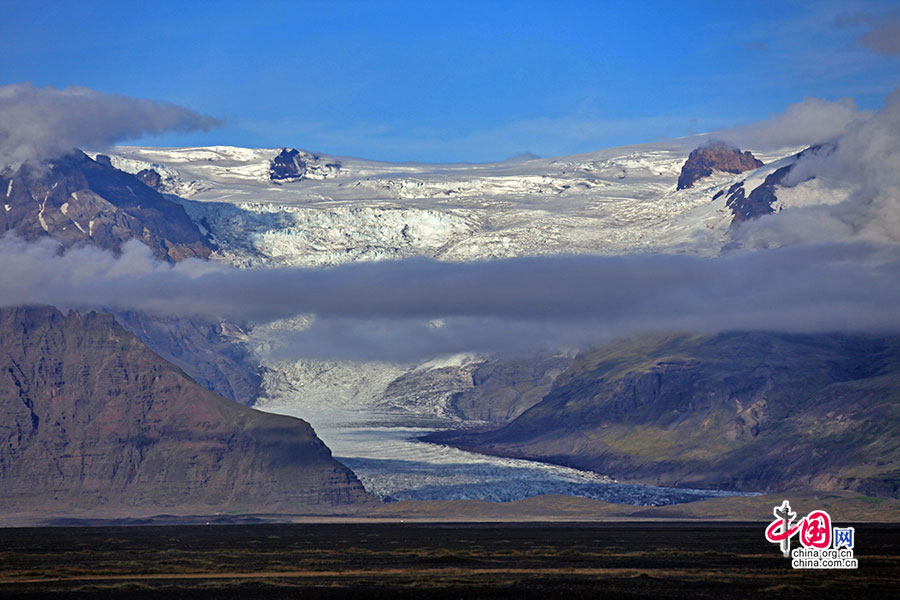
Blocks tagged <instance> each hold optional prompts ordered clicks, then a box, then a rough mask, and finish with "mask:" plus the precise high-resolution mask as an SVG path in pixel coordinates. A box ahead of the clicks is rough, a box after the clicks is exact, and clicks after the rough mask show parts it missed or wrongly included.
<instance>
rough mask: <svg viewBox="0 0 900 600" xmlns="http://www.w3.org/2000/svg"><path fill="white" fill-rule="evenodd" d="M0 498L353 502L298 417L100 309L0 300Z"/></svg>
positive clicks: (359, 495)
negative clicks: (209, 376) (181, 360)
mask: <svg viewBox="0 0 900 600" xmlns="http://www.w3.org/2000/svg"><path fill="white" fill-rule="evenodd" d="M0 364H2V372H0V415H2V418H0V510H4V511H7V512H16V511H20V512H45V513H50V512H53V511H59V512H63V513H65V514H71V513H72V512H73V511H93V512H94V514H97V515H102V514H116V513H124V514H131V515H134V514H148V513H153V512H154V511H155V512H160V511H165V512H192V513H194V514H197V513H200V514H203V513H211V512H218V511H222V510H238V511H252V512H273V511H279V512H294V513H297V512H308V511H310V510H315V511H322V510H326V511H327V510H332V509H333V507H336V506H342V505H350V504H356V503H365V502H368V501H370V497H369V496H368V495H367V494H366V493H365V492H364V490H363V488H362V486H361V484H360V483H359V481H358V480H357V479H356V477H355V476H354V475H353V473H352V472H351V471H349V470H348V469H347V468H346V467H344V466H343V465H341V464H340V463H338V462H337V461H335V460H334V459H333V458H332V457H331V452H330V451H329V449H328V448H327V447H326V446H325V445H324V444H323V443H322V442H321V441H320V440H319V439H318V438H317V437H316V435H315V433H314V432H313V430H312V428H311V427H310V426H309V425H308V424H307V423H306V422H304V421H301V420H299V419H295V418H291V417H284V416H278V415H272V414H268V413H263V412H259V411H256V410H253V409H250V408H247V407H244V406H241V405H239V404H236V403H234V402H231V401H229V400H226V399H224V398H222V397H220V396H217V395H216V394H214V393H212V392H209V391H207V390H206V389H204V388H202V387H200V386H199V385H197V384H195V383H194V382H193V381H191V380H190V379H188V378H187V377H186V376H185V375H184V373H183V372H181V371H180V370H179V369H178V368H176V367H175V366H173V365H172V364H170V363H168V362H166V361H164V360H163V359H161V358H160V357H158V356H157V355H155V354H153V353H152V352H150V351H149V350H148V349H147V348H146V347H145V346H144V345H143V344H142V343H141V342H140V341H139V340H138V339H137V338H136V337H135V336H134V335H132V334H131V333H128V332H127V331H125V330H124V329H123V328H122V327H120V326H119V325H118V324H117V323H116V321H115V320H114V318H113V317H112V316H110V315H104V314H97V313H89V314H86V315H83V316H82V315H79V314H78V313H75V312H72V313H69V314H68V315H63V314H62V313H61V312H59V311H58V310H56V309H53V308H49V307H25V308H22V307H20V308H9V309H2V310H0Z"/></svg>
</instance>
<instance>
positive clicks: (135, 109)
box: [0, 83, 221, 169]
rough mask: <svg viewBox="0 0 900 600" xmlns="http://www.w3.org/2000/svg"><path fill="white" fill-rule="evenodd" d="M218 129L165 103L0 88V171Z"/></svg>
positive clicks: (74, 90) (78, 90)
mask: <svg viewBox="0 0 900 600" xmlns="http://www.w3.org/2000/svg"><path fill="white" fill-rule="evenodd" d="M219 125H221V121H219V120H218V119H215V118H213V117H210V116H208V115H201V114H198V113H196V112H194V111H192V110H189V109H187V108H184V107H181V106H178V105H175V104H170V103H168V102H156V101H153V100H143V99H139V98H129V97H127V96H119V95H113V94H104V93H102V92H97V91H95V90H91V89H88V88H84V87H67V88H63V89H61V90H59V89H56V88H53V87H44V88H39V87H35V86H34V85H32V84H30V83H20V84H14V85H5V86H0V169H2V168H3V167H7V166H11V167H13V168H16V167H18V166H19V165H20V164H22V163H23V162H25V161H28V160H46V159H52V158H56V157H59V156H61V155H63V154H66V153H68V152H71V151H72V150H73V149H74V148H77V147H91V148H103V147H106V146H108V145H111V144H113V143H115V142H117V141H120V140H124V139H133V138H137V137H141V136H143V135H159V134H162V133H166V132H170V131H175V132H187V131H194V130H204V131H205V130H208V129H210V128H212V127H217V126H219Z"/></svg>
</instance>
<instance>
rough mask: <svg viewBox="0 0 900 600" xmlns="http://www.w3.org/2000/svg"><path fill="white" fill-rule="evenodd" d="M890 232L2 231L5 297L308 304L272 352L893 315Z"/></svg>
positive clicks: (511, 347) (202, 312) (222, 307)
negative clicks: (828, 241) (409, 250)
mask: <svg viewBox="0 0 900 600" xmlns="http://www.w3.org/2000/svg"><path fill="white" fill-rule="evenodd" d="M898 273H900V247H898V246H894V245H861V244H833V245H804V246H793V247H789V248H781V249H774V250H770V251H766V252H753V253H740V254H735V255H732V256H726V257H722V258H717V259H707V258H698V257H690V256H672V255H631V256H619V257H597V256H564V257H552V258H550V257H548V258H517V259H508V260H499V261H489V262H477V263H445V262H439V261H434V260H426V259H416V260H406V261H399V262H381V263H365V264H352V265H346V266H341V267H334V268H330V269H301V268H273V269H254V270H241V269H236V268H231V267H227V266H224V265H220V264H211V263H204V262H201V261H194V260H188V261H183V262H181V263H179V264H178V265H175V266H170V265H167V264H161V263H158V262H156V261H155V260H154V259H153V257H152V256H151V255H150V253H149V251H148V250H147V249H146V248H145V247H144V246H142V245H141V244H139V243H138V242H130V243H129V244H127V245H126V247H125V250H124V253H123V254H122V256H121V257H119V258H115V257H113V256H112V255H111V254H109V253H107V252H104V251H101V250H98V249H96V248H90V247H83V248H76V249H73V250H69V251H68V252H66V253H65V254H64V255H62V256H59V255H57V253H56V247H55V245H54V244H53V243H52V242H49V241H45V242H42V243H39V244H27V243H24V242H22V241H21V240H19V239H17V238H13V237H10V236H7V237H5V238H3V239H2V240H0V280H2V281H4V282H5V285H4V286H3V287H2V288H0V305H2V306H9V305H17V304H26V303H41V304H54V305H57V306H61V307H72V308H85V307H93V308H98V309H105V310H114V311H125V310H139V311H145V312H149V313H156V314H164V315H196V316H202V317H206V318H210V317H218V318H227V319H233V320H238V321H250V322H256V323H263V322H268V321H271V320H274V319H282V318H288V317H291V316H295V315H298V314H313V315H315V318H314V320H313V322H312V325H311V326H309V327H308V328H307V329H305V330H303V331H299V332H296V331H294V332H291V331H286V332H285V333H284V335H282V336H280V337H279V338H278V339H277V340H276V343H275V344H274V345H273V349H274V350H273V352H274V354H276V355H277V356H278V357H279V358H288V357H292V358H298V357H318V358H325V357H328V358H355V359H359V358H364V359H387V360H415V359H421V358H427V357H430V356H435V355H439V354H446V353H449V352H464V351H473V352H497V353H522V352H529V351H533V350H535V349H539V348H556V347H573V346H589V345H592V344H597V343H601V342H604V341H607V340H609V339H612V338H615V337H620V336H626V335H631V334H635V333H641V332H648V331H658V330H688V331H700V332H714V331H720V330H734V329H766V330H781V331H806V332H809V331H867V332H881V333H883V332H895V331H898V330H900V276H898Z"/></svg>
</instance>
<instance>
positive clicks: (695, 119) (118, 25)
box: [0, 0, 900, 161]
mask: <svg viewBox="0 0 900 600" xmlns="http://www.w3.org/2000/svg"><path fill="white" fill-rule="evenodd" d="M898 10H900V3H898V2H897V1H896V0H895V1H892V2H874V1H873V2H850V1H844V2H833V3H830V2H790V1H783V2H765V1H762V2H760V1H756V2H691V1H679V2H644V3H639V2H528V1H527V0H519V1H516V2H461V1H457V2H438V1H431V2H421V3H413V2H337V1H334V2H316V1H307V2H278V3H275V2H272V3H265V2H254V3H250V2H246V3H244V2H229V1H225V0H220V1H219V2H210V3H201V2H183V3H167V2H155V3H143V2H142V3H129V2H122V1H121V0H120V1H117V2H90V1H86V2H78V3H73V2H40V3H39V2H29V1H22V0H17V1H7V0H0V14H2V15H3V19H2V21H0V32H2V38H3V40H4V43H3V46H4V49H3V52H2V53H0V84H9V83H17V82H24V81H30V82H32V83H34V84H35V85H39V86H46V85H52V86H55V87H64V86H68V85H81V86H86V87H90V88H93V89H96V90H100V91H103V92H107V93H118V94H125V95H129V96H137V97H145V98H152V99H156V100H166V101H170V102H175V103H178V104H182V105H185V106H187V107H190V108H192V109H194V110H197V111H200V112H204V113H208V114H211V115H214V116H216V117H221V118H223V119H225V122H226V124H225V126H224V127H222V128H220V129H218V130H215V131H212V132H209V133H196V134H190V135H170V136H163V137H161V138H153V139H147V140H142V142H143V143H152V144H155V145H211V144H231V145H245V146H295V147H299V148H305V149H310V150H317V151H322V152H327V153H331V154H339V155H355V156H363V157H367V158H376V159H383V160H430V161H462V160H468V161H487V160H500V159H504V158H507V157H509V156H511V155H513V154H516V153H519V152H533V153H536V154H538V155H541V156H553V155H562V154H572V153H577V152H587V151H591V150H596V149H600V148H604V147H609V146H613V145H620V144H626V143H639V142H646V141H653V140H657V139H661V138H667V137H678V136H682V135H686V134H689V133H693V132H699V131H707V130H711V129H715V128H718V127H723V126H730V125H735V124H740V123H746V122H750V121H754V120H758V119H762V118H765V117H766V116H768V115H770V114H772V113H775V112H779V111H781V110H783V109H784V108H785V107H786V106H787V105H788V104H790V103H792V102H797V101H799V100H801V99H803V98H804V97H806V96H814V97H819V98H826V99H837V98H840V97H845V96H849V97H852V98H854V99H855V100H856V101H857V103H858V104H859V106H860V107H861V108H874V107H877V106H880V104H881V102H882V99H883V98H884V96H885V94H886V93H887V92H889V91H890V90H891V89H892V88H894V87H896V86H898V85H900V57H898V56H897V55H896V54H894V55H892V54H890V53H887V54H884V53H878V52H876V51H873V50H871V49H869V48H867V47H865V46H864V45H863V44H861V43H860V41H859V37H860V35H862V34H865V32H866V31H867V30H868V29H871V28H872V27H873V26H874V25H873V23H877V22H879V21H884V20H885V19H888V20H889V19H890V17H891V15H892V14H896V11H898ZM839 18H840V19H842V21H839V22H843V23H844V26H838V25H837V24H836V22H835V20H836V19H839Z"/></svg>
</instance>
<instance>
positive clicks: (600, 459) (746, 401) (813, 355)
mask: <svg viewBox="0 0 900 600" xmlns="http://www.w3.org/2000/svg"><path fill="white" fill-rule="evenodd" d="M898 438H900V338H898V337H874V336H844V335H837V334H817V335H789V334H775V333H730V334H720V335H716V336H709V337H702V336H667V337H660V338H646V339H643V340H638V341H633V342H623V343H619V344H613V345H610V346H608V347H605V348H603V349H601V350H598V351H595V352H590V353H587V354H584V355H582V356H579V357H578V359H576V361H575V363H574V364H573V365H572V367H571V368H570V369H569V370H568V371H567V372H566V373H564V374H562V375H560V376H559V377H558V378H557V380H556V383H555V384H554V386H553V389H552V390H551V391H550V392H549V393H548V394H547V395H546V396H545V397H544V398H543V399H542V400H541V401H540V402H539V403H538V404H536V405H535V406H533V407H532V408H530V409H529V410H527V411H525V412H524V413H523V414H522V415H520V416H519V417H518V418H517V419H515V420H514V421H512V423H510V424H508V425H506V426H505V427H502V428H500V429H497V430H495V431H491V432H484V433H460V432H444V433H439V434H435V435H432V436H429V437H428V438H427V439H430V440H432V441H437V442H441V443H450V444H453V445H457V446H460V447H464V448H469V449H474V450H479V451H482V452H487V453H493V454H499V455H503V456H515V457H523V458H530V459H537V460H545V461H550V462H556V463H560V464H565V465H569V466H574V467H579V468H586V469H591V470H594V471H597V472H599V473H603V474H605V475H609V476H611V477H614V478H616V479H617V480H619V481H623V482H637V483H648V484H656V485H673V486H685V487H701V488H717V489H736V490H745V491H783V490H791V489H794V490H796V489H809V488H817V489H822V490H834V489H851V490H855V491H859V492H862V493H865V494H869V495H877V496H893V497H900V447H898V445H897V442H896V440H897V439H898Z"/></svg>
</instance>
